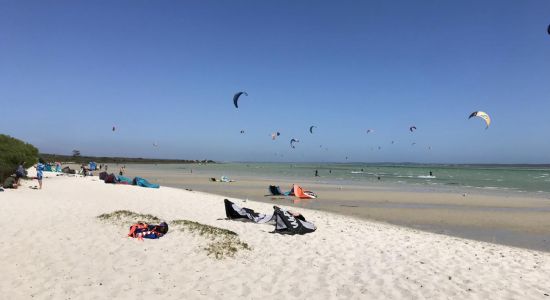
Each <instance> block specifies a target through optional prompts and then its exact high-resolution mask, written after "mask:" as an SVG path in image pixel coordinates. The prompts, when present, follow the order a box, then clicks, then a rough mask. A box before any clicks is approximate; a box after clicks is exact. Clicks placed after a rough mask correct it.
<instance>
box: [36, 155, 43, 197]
mask: <svg viewBox="0 0 550 300" xmlns="http://www.w3.org/2000/svg"><path fill="white" fill-rule="evenodd" d="M43 175H44V161H43V160H42V158H39V159H38V164H37V165H36V179H37V180H38V186H39V188H40V189H42V176H43Z"/></svg>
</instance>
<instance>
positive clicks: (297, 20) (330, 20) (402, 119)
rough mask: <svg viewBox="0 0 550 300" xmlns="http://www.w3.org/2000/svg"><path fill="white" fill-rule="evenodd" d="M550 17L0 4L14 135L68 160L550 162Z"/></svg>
mask: <svg viewBox="0 0 550 300" xmlns="http://www.w3.org/2000/svg"><path fill="white" fill-rule="evenodd" d="M549 23H550V2H548V1H544V0H540V1H502V0H500V1H269V2H268V1H136V0H132V1H0V102H1V105H2V117H1V118H0V132H1V133H4V134H9V135H11V136H14V137H17V138H20V139H23V140H25V141H28V142H30V143H33V144H35V145H36V146H37V147H39V149H40V150H41V151H42V152H48V153H65V154H68V153H70V152H71V151H72V149H79V150H80V151H81V152H82V154H87V155H117V156H132V157H134V156H140V157H161V158H182V159H204V158H209V159H215V160H220V161H345V157H346V156H347V157H349V160H348V161H365V162H381V161H393V162H402V161H410V162H448V163H465V162H472V163H550V135H549V132H550V117H549V116H550V35H548V34H547V33H546V28H547V26H548V24H549ZM241 90H244V91H247V92H248V93H249V96H248V97H244V96H243V97H242V98H241V103H240V107H239V109H235V108H234V107H233V104H232V96H233V94H234V93H236V92H237V91H241ZM475 110H483V111H486V112H488V113H489V114H490V115H491V116H492V118H493V124H492V126H491V128H489V129H488V130H485V129H484V128H485V126H484V124H483V121H482V120H480V119H476V120H474V119H472V120H467V117H468V115H469V114H470V113H471V112H472V111H475ZM413 124H414V125H416V127H417V128H418V130H417V131H416V132H414V133H410V132H409V131H408V128H409V126H411V125H413ZM113 125H115V126H116V127H117V130H116V131H115V132H114V133H113V132H112V131H111V127H112V126H113ZM310 125H316V126H317V128H316V131H315V132H314V134H310V133H309V132H308V128H309V126H310ZM368 128H372V129H375V130H376V132H375V133H374V134H368V135H367V134H366V130H367V129H368ZM241 130H245V134H240V131H241ZM273 131H279V132H281V136H280V137H279V139H278V140H276V141H272V140H271V138H270V136H269V135H270V133H271V132H273ZM291 138H297V139H299V140H300V143H299V144H298V145H297V147H296V149H291V148H290V147H289V140H290V139H291ZM392 140H393V141H395V144H393V145H392V144H391V141H392ZM413 142H416V145H415V146H411V144H412V143H413ZM153 143H158V145H159V147H158V148H156V147H153V146H152V144H153ZM321 145H322V147H320V146H321ZM378 146H380V147H381V150H378ZM428 147H431V150H429V149H428ZM325 148H326V149H325ZM327 149H328V150H327Z"/></svg>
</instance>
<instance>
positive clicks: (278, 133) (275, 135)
mask: <svg viewBox="0 0 550 300" xmlns="http://www.w3.org/2000/svg"><path fill="white" fill-rule="evenodd" d="M280 135H281V133H280V132H278V131H277V132H273V133H272V134H271V139H272V140H275V139H276V138H277V137H278V136H280Z"/></svg>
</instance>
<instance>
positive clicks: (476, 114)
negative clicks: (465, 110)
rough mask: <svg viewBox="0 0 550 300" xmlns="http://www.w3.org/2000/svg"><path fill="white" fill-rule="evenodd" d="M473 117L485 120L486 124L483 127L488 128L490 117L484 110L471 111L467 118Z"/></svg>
mask: <svg viewBox="0 0 550 300" xmlns="http://www.w3.org/2000/svg"><path fill="white" fill-rule="evenodd" d="M473 117H478V118H482V119H483V120H484V121H485V124H486V125H487V127H485V129H487V128H489V125H491V117H489V115H488V114H487V113H485V112H482V111H474V112H473V113H471V114H470V117H469V118H468V119H471V118H473Z"/></svg>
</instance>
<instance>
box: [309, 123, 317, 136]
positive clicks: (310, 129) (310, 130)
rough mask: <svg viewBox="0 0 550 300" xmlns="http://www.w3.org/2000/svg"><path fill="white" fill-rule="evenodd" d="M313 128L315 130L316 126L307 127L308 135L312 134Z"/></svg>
mask: <svg viewBox="0 0 550 300" xmlns="http://www.w3.org/2000/svg"><path fill="white" fill-rule="evenodd" d="M313 128H317V126H315V125H312V126H309V133H311V134H313Z"/></svg>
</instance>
